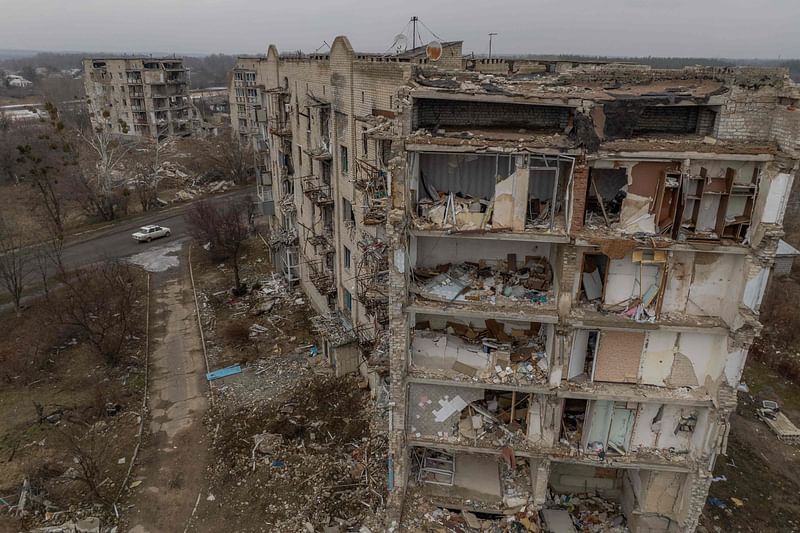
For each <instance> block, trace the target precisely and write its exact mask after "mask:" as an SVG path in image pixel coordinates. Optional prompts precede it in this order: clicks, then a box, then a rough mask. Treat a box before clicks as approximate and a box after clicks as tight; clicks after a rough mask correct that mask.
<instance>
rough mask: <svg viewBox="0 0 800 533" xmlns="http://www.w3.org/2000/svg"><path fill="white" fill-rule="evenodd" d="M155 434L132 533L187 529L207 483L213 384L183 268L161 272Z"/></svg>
mask: <svg viewBox="0 0 800 533" xmlns="http://www.w3.org/2000/svg"><path fill="white" fill-rule="evenodd" d="M154 279H155V281H156V283H155V289H154V294H153V300H152V301H153V314H152V316H151V318H150V320H151V324H152V329H151V344H150V346H151V352H150V376H151V377H150V400H149V407H150V415H151V422H150V433H151V435H150V437H149V441H148V442H147V443H146V445H145V447H144V451H143V453H142V457H141V461H140V467H139V469H138V471H137V476H136V479H137V480H141V481H142V483H141V484H140V485H139V486H138V487H136V488H135V489H134V491H135V494H134V495H132V497H131V499H130V503H131V504H133V506H134V507H133V509H131V511H130V514H129V515H128V523H129V524H130V526H131V527H130V529H129V531H130V532H131V533H160V532H175V531H178V532H180V531H183V529H184V527H185V525H186V523H187V521H188V520H189V517H190V515H191V514H192V509H193V507H194V505H195V502H196V501H197V497H198V493H200V492H201V491H203V489H204V487H205V483H206V482H205V468H206V463H207V456H208V443H207V441H206V432H205V428H204V427H203V424H202V418H203V414H204V413H205V410H206V408H207V398H206V392H207V386H206V383H205V372H206V368H205V362H204V359H203V352H202V347H201V344H200V337H199V334H198V330H197V320H196V315H195V309H194V301H193V299H192V292H191V283H190V281H189V273H188V268H187V267H186V260H185V256H184V257H182V258H181V265H180V266H179V267H177V268H171V269H169V270H167V271H166V272H163V273H160V274H157V275H156V276H154Z"/></svg>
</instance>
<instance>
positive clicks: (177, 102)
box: [83, 56, 196, 138]
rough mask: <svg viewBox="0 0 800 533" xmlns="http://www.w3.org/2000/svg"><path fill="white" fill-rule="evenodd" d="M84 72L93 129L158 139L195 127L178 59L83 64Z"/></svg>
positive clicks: (185, 74)
mask: <svg viewBox="0 0 800 533" xmlns="http://www.w3.org/2000/svg"><path fill="white" fill-rule="evenodd" d="M83 72H84V75H83V83H84V88H85V90H86V98H87V103H88V107H89V110H90V113H89V118H90V119H91V121H92V126H94V127H104V128H106V130H107V131H110V132H113V133H115V134H118V135H129V136H137V137H150V138H161V137H171V136H186V135H190V134H191V132H192V130H193V127H194V126H193V125H196V124H194V122H196V119H195V115H194V110H193V107H192V101H191V98H190V96H189V71H188V69H187V68H186V67H185V66H184V64H183V59H182V58H179V57H177V58H176V57H165V58H154V57H136V56H126V57H115V58H87V59H84V60H83ZM193 121H194V122H193Z"/></svg>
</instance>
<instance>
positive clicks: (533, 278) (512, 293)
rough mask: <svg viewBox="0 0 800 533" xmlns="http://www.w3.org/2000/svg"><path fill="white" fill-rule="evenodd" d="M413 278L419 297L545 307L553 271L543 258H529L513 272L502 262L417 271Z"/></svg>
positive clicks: (549, 295)
mask: <svg viewBox="0 0 800 533" xmlns="http://www.w3.org/2000/svg"><path fill="white" fill-rule="evenodd" d="M414 277H415V278H416V279H417V289H416V292H417V293H418V294H420V295H421V296H423V297H425V298H427V299H429V300H434V301H440V302H446V303H451V302H474V303H489V304H492V305H495V304H500V305H503V304H506V305H508V304H513V303H517V302H524V303H530V304H547V303H548V302H549V301H551V300H552V298H553V295H552V293H551V292H550V289H551V285H552V282H553V272H552V269H551V267H550V263H549V262H548V261H547V259H546V258H544V257H528V258H526V261H525V263H524V264H523V265H522V266H521V267H519V268H515V269H513V270H512V269H511V268H510V267H509V266H508V265H507V263H506V262H502V261H501V262H498V264H496V265H488V264H486V263H484V262H478V263H461V264H457V265H452V264H445V265H439V266H437V267H435V268H432V269H431V268H418V269H416V270H414Z"/></svg>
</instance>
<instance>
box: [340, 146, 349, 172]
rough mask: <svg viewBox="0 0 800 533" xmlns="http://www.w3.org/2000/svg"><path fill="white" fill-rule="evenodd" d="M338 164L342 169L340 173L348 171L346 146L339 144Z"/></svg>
mask: <svg viewBox="0 0 800 533" xmlns="http://www.w3.org/2000/svg"><path fill="white" fill-rule="evenodd" d="M339 154H340V155H339V164H340V168H341V170H342V174H347V173H348V172H350V162H349V161H348V159H347V147H346V146H340V147H339Z"/></svg>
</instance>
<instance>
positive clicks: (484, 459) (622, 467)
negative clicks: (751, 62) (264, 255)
mask: <svg viewBox="0 0 800 533" xmlns="http://www.w3.org/2000/svg"><path fill="white" fill-rule="evenodd" d="M436 56H439V57H438V59H437V57H436ZM239 81H241V83H238V82H239ZM240 89H241V90H240ZM230 90H231V93H230V101H231V114H232V122H233V125H234V128H235V129H237V131H238V132H239V134H241V135H242V136H243V137H245V138H247V139H250V140H252V142H253V143H255V145H257V146H259V147H260V148H261V150H260V154H261V155H262V156H263V168H262V174H261V177H260V181H259V195H260V197H261V199H262V201H263V207H264V211H265V213H267V214H269V215H272V216H270V218H269V220H270V225H271V237H270V244H271V245H272V250H273V260H274V264H275V265H276V268H280V269H281V270H282V272H283V274H284V275H285V276H286V277H287V279H288V280H289V281H291V282H294V283H299V284H301V285H302V286H303V288H304V289H305V291H306V292H307V293H308V295H309V297H310V299H311V300H312V301H313V302H314V305H315V307H316V308H317V310H318V311H319V314H320V316H319V317H318V318H317V319H315V320H316V324H317V327H318V331H319V333H320V336H321V338H322V339H323V341H324V342H323V350H324V352H325V354H326V355H327V356H328V358H329V359H330V360H331V362H332V364H333V366H334V368H336V371H337V372H340V373H344V372H361V373H362V374H363V375H364V376H365V377H366V378H368V380H369V383H370V386H371V388H372V389H373V392H374V394H375V395H376V396H379V397H384V398H385V399H386V401H387V402H388V403H387V404H386V405H388V410H389V417H388V424H389V428H390V450H391V453H390V457H389V458H388V463H389V469H390V473H391V475H390V502H389V503H390V511H391V512H390V516H389V527H390V528H395V529H403V528H413V525H410V524H411V522H410V521H413V520H414V519H415V518H414V517H415V513H416V512H418V511H419V509H421V508H424V505H432V506H435V507H436V506H438V507H441V508H446V509H449V510H451V511H453V510H463V511H470V512H473V513H476V514H479V515H480V516H481V517H484V518H485V517H492V516H496V517H507V516H514V515H515V513H518V512H519V511H520V510H527V511H530V510H531V509H534V510H536V511H539V510H541V511H543V516H544V519H545V520H548V517H550V519H553V520H556V519H557V518H558V513H567V512H570V511H572V512H573V513H576V512H577V511H575V509H574V508H573V507H571V506H565V505H563V503H564V502H565V501H566V500H567V499H569V498H571V497H573V496H575V495H583V496H584V497H586V495H589V499H591V498H597V499H599V500H601V501H602V502H604V503H603V505H608V507H606V508H604V509H605V510H604V511H603V513H604V514H603V516H605V517H606V518H607V519H608V521H609V522H610V523H611V525H612V526H614V527H617V526H619V527H626V528H628V529H629V530H630V531H648V532H650V531H664V532H679V531H693V530H694V529H695V527H696V525H697V522H698V519H699V516H700V513H701V511H702V508H703V505H704V503H705V500H706V495H707V492H708V487H709V485H710V483H711V471H712V469H713V467H714V463H715V461H716V460H717V458H718V456H719V455H720V454H724V453H725V450H726V445H727V435H728V431H729V426H728V424H729V417H730V414H731V412H732V411H733V410H734V409H735V406H736V388H737V386H738V384H739V380H740V378H741V373H742V369H743V366H744V363H745V359H746V356H747V352H748V350H749V348H750V345H751V344H752V342H753V339H754V338H755V336H756V335H758V332H759V330H760V327H761V326H760V323H759V306H760V304H761V300H762V297H763V295H764V291H765V287H766V285H767V282H768V278H769V275H770V272H771V269H772V266H773V264H774V260H775V254H776V249H777V246H778V242H779V239H780V237H781V236H782V234H783V232H782V219H783V216H784V212H785V208H786V203H787V200H788V196H789V191H790V189H791V186H792V182H793V179H794V176H795V174H796V173H797V171H798V161H799V156H800V110H798V103H800V88H799V87H798V86H797V85H795V84H793V83H792V82H791V81H790V80H789V78H788V75H787V73H786V72H785V71H783V70H778V69H755V68H745V67H742V68H711V67H692V68H684V69H680V70H667V69H664V70H661V69H653V68H650V67H646V66H640V65H629V64H600V63H571V62H548V61H533V60H511V59H508V60H506V59H492V60H485V59H466V58H462V55H461V45H460V43H459V42H449V43H443V45H442V47H441V49H439V50H438V53H437V54H434V55H433V56H431V55H430V53H427V54H426V50H425V49H424V48H421V49H414V50H410V51H407V52H402V53H398V54H394V55H376V54H361V53H357V52H354V51H353V49H352V48H351V46H350V44H349V42H348V40H347V39H346V38H344V37H339V38H337V39H336V40H335V41H334V42H333V44H332V47H331V50H330V52H329V53H325V54H315V55H310V56H303V57H291V56H281V55H279V54H278V52H277V50H276V48H275V47H274V46H272V47H270V49H269V51H268V53H267V55H266V56H264V57H243V58H240V59H239V61H238V63H237V66H236V70H235V71H234V78H233V81H232V85H231V87H230ZM251 98H252V100H251ZM240 99H243V100H240ZM409 502H413V504H411V503H409ZM420 502H422V503H420ZM609 509H610V510H609ZM553 517H556V518H553ZM584 518H585V517H584ZM572 519H573V521H575V522H576V523H577V522H578V521H580V520H582V519H583V518H581V517H579V516H573V517H572ZM610 527H611V526H610Z"/></svg>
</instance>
